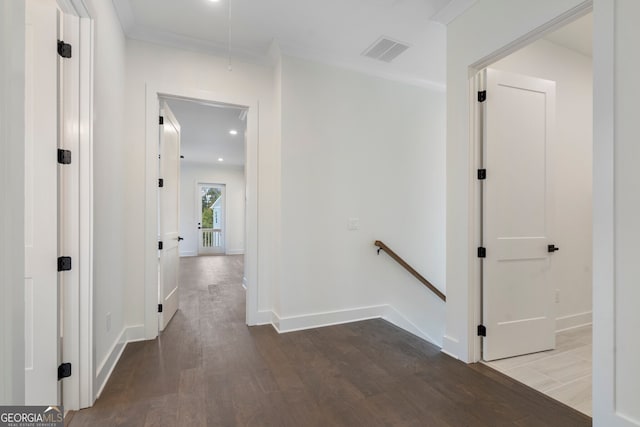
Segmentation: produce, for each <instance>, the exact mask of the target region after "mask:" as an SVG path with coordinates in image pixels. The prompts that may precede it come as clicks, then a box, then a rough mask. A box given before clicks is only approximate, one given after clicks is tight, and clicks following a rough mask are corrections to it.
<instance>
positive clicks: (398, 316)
mask: <svg viewBox="0 0 640 427" xmlns="http://www.w3.org/2000/svg"><path fill="white" fill-rule="evenodd" d="M258 315H259V320H260V323H259V324H261V325H266V324H271V325H272V326H273V327H274V329H275V330H276V331H278V333H280V334H283V333H288V332H295V331H303V330H308V329H316V328H324V327H326V326H334V325H342V324H345V323H353V322H360V321H363V320H371V319H383V320H385V321H387V322H389V323H391V324H393V325H395V326H397V327H398V328H400V329H402V330H404V331H406V332H409V333H410V334H412V335H415V336H416V337H418V338H420V339H422V340H425V341H427V342H429V343H431V344H433V345H436V346H438V347H441V345H440V344H438V341H436V340H434V339H433V338H432V337H431V336H430V335H429V334H427V333H426V332H424V331H422V330H421V329H420V328H419V327H418V326H416V325H415V324H414V323H413V322H411V321H410V320H409V319H407V318H406V317H405V316H404V315H403V314H402V313H400V312H399V311H398V310H396V309H395V308H394V307H393V306H391V305H389V304H382V305H374V306H369V307H357V308H350V309H345V310H335V311H325V312H320V313H310V314H302V315H299V316H288V317H280V316H279V315H278V314H277V313H275V312H272V311H261V312H259V313H258Z"/></svg>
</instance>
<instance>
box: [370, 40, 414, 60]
mask: <svg viewBox="0 0 640 427" xmlns="http://www.w3.org/2000/svg"><path fill="white" fill-rule="evenodd" d="M407 49H409V45H408V44H405V43H402V42H399V41H397V40H392V39H390V38H389V37H380V38H379V39H378V40H376V41H375V43H373V44H372V45H371V46H369V47H368V48H367V50H365V51H364V52H362V54H363V55H364V56H368V57H369V58H373V59H377V60H380V61H384V62H391V61H393V60H394V59H396V57H397V56H398V55H400V54H401V53H402V52H404V51H405V50H407Z"/></svg>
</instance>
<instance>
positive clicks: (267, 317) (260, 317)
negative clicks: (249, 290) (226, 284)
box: [242, 280, 273, 325]
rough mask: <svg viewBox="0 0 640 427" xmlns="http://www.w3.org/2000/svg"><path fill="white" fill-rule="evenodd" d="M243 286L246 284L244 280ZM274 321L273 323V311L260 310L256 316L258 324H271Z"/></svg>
mask: <svg viewBox="0 0 640 427" xmlns="http://www.w3.org/2000/svg"><path fill="white" fill-rule="evenodd" d="M242 286H245V282H244V280H243V281H242ZM245 289H246V287H245ZM272 323H273V312H272V311H258V314H257V316H256V325H270V324H272Z"/></svg>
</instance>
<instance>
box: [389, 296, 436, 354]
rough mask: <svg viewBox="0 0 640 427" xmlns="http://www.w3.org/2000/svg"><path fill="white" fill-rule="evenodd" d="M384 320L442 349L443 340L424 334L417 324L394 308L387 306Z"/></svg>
mask: <svg viewBox="0 0 640 427" xmlns="http://www.w3.org/2000/svg"><path fill="white" fill-rule="evenodd" d="M382 318H383V319H384V320H386V321H387V322H389V323H393V324H394V325H396V326H397V327H399V328H400V329H404V330H405V331H407V332H409V333H411V334H413V335H415V336H417V337H418V338H421V339H423V340H425V341H428V342H430V343H431V344H433V345H435V346H438V347H440V348H442V340H435V339H434V338H433V337H432V336H430V335H429V334H427V333H426V332H424V331H423V330H422V329H420V328H419V327H418V326H416V324H415V323H413V322H411V321H410V320H409V319H407V318H406V317H405V316H404V315H403V314H402V313H400V312H399V311H398V310H396V309H395V308H394V307H393V306H391V305H387V306H386V310H385V313H384V315H383V316H382Z"/></svg>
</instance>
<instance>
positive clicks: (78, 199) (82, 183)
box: [57, 0, 96, 410]
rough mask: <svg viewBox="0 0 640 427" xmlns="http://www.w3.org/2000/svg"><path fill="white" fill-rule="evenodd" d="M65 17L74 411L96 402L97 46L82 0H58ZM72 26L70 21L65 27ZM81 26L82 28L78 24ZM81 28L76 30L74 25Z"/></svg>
mask: <svg viewBox="0 0 640 427" xmlns="http://www.w3.org/2000/svg"><path fill="white" fill-rule="evenodd" d="M57 3H58V6H59V7H60V9H61V10H62V11H63V12H64V14H65V15H69V16H72V17H75V18H76V21H75V22H74V23H73V26H72V27H71V29H72V31H73V32H74V34H73V35H72V36H73V40H70V39H69V34H65V35H64V37H65V39H67V41H69V42H71V43H72V45H73V49H74V57H73V58H72V60H75V58H78V66H77V67H74V69H73V70H72V71H71V73H72V74H71V79H72V83H73V84H71V85H67V87H71V89H70V91H71V93H70V94H67V95H69V99H71V100H72V101H71V102H72V103H73V105H72V111H71V113H72V114H73V115H74V117H75V116H76V115H77V134H75V133H74V135H73V138H72V140H73V145H72V146H69V147H66V148H69V149H71V150H72V153H73V154H72V155H73V156H74V157H73V159H74V162H73V163H72V165H71V167H72V169H71V170H72V172H71V175H70V176H69V179H70V180H71V181H72V185H73V188H72V194H71V197H72V200H71V205H70V206H67V209H68V213H69V215H70V221H71V222H70V224H69V227H68V228H70V229H72V235H70V236H67V242H66V243H65V245H66V246H67V245H68V246H69V247H68V249H67V252H68V253H70V254H72V255H73V257H74V260H75V263H76V265H77V269H75V271H76V273H75V276H74V277H73V278H72V280H73V282H72V283H71V284H72V289H71V292H67V293H65V295H66V298H65V303H64V307H65V312H66V313H65V315H64V316H65V318H66V319H70V320H71V321H67V322H65V329H66V330H65V337H67V338H66V339H65V340H64V350H63V352H64V357H65V361H67V362H72V363H73V365H74V367H75V369H74V370H75V373H76V375H75V376H74V377H72V379H73V380H72V379H71V378H70V379H68V380H66V381H67V382H66V383H65V387H64V388H63V390H64V396H63V398H64V402H65V407H66V408H67V409H70V410H77V409H80V408H87V407H90V406H92V405H93V403H94V402H95V398H96V396H95V394H94V388H93V377H94V366H95V354H94V351H93V46H94V32H93V20H92V19H91V14H90V12H89V10H88V8H87V6H86V4H85V3H84V1H83V0H58V1H57ZM65 26H67V25H65ZM76 26H77V27H76ZM74 27H76V28H77V29H76V28H74Z"/></svg>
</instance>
